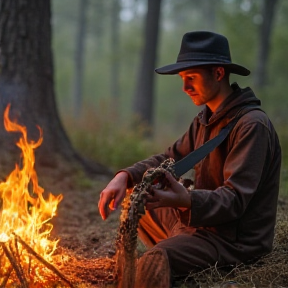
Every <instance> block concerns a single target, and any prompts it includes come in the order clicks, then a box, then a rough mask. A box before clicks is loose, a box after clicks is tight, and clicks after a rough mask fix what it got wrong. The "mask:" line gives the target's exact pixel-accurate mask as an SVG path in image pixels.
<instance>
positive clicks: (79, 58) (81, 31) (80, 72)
mask: <svg viewBox="0 0 288 288" xmlns="http://www.w3.org/2000/svg"><path fill="white" fill-rule="evenodd" d="M87 4H88V0H80V1H79V19H78V31H77V35H76V50H75V70H74V82H73V85H74V87H73V96H74V97H73V100H74V101H73V102H74V103H73V107H74V109H73V110H74V117H75V118H76V119H77V118H79V116H80V114H81V110H82V102H83V96H82V94H83V89H82V84H83V76H84V59H85V38H86V37H85V36H86V23H87V21H86V10H87Z"/></svg>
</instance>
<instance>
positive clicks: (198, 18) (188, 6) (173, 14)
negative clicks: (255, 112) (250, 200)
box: [52, 0, 288, 194]
mask: <svg viewBox="0 0 288 288" xmlns="http://www.w3.org/2000/svg"><path fill="white" fill-rule="evenodd" d="M209 1H210V0H208V1H207V0H206V1H204V0H203V1H198V0H183V1H173V0H163V5H162V15H161V28H160V39H159V47H158V60H157V65H156V66H157V67H160V66H162V65H166V64H170V63H173V62H175V60H176V57H177V54H178V52H179V48H180V41H181V38H182V35H183V34H184V33H185V32H187V31H192V30H204V29H207V22H208V21H207V20H208V19H205V17H206V15H207V14H205V13H204V11H205V9H206V8H207V6H205V5H207V3H210V4H211V2H212V1H210V2H209ZM213 1H214V4H215V2H217V4H216V5H215V27H211V29H212V30H213V31H215V32H218V33H221V34H224V35H226V36H227V37H228V39H229V43H230V48H231V54H232V59H233V61H234V62H235V63H238V64H240V65H243V66H245V67H247V68H249V69H250V70H251V72H252V73H251V76H250V77H241V76H236V75H233V76H232V78H231V81H232V82H233V81H237V82H238V83H239V85H240V86H241V87H245V86H250V87H251V88H252V89H253V77H254V71H255V67H256V61H257V53H258V43H259V35H258V34H259V27H260V23H261V19H262V18H261V5H262V3H263V2H262V1H250V0H213ZM112 2H113V1H102V0H95V1H90V2H89V9H88V12H87V17H88V27H87V29H88V31H87V37H86V40H85V43H86V49H85V65H84V67H85V71H84V81H83V103H85V105H86V108H85V109H83V114H82V116H81V119H74V120H73V117H72V116H71V115H70V116H67V115H68V113H69V111H71V110H72V109H71V107H72V106H73V105H72V101H73V100H72V93H71V92H72V91H71V89H72V81H73V76H74V71H73V69H74V62H73V61H74V51H75V46H76V45H75V39H74V38H75V35H76V29H77V19H78V10H79V9H78V3H79V2H78V1H70V0H61V1H57V0H54V1H52V4H53V7H52V16H53V19H52V20H53V21H52V24H53V52H54V59H55V73H56V74H55V76H56V77H55V84H56V92H57V93H56V94H57V103H58V108H59V111H60V116H61V118H62V119H63V120H64V124H65V126H66V130H67V132H68V134H69V136H70V137H71V139H72V142H73V144H74V146H75V147H76V148H77V149H78V150H79V151H80V152H81V153H82V154H84V155H85V156H87V157H89V158H93V159H95V160H96V161H98V162H101V163H103V164H105V165H108V166H110V167H112V168H113V169H119V168H122V167H125V166H127V165H130V164H132V163H133V162H135V161H137V160H140V159H143V158H145V157H146V156H148V155H151V154H153V153H158V152H162V151H163V149H164V148H166V147H167V146H168V145H169V144H171V143H172V142H174V140H176V139H177V138H178V137H180V136H181V135H182V133H183V132H184V131H185V130H186V128H187V126H188V125H189V123H190V122H191V121H192V120H193V118H194V117H195V116H196V115H197V113H198V111H199V108H197V107H195V106H194V105H193V103H191V101H190V99H189V98H188V97H187V96H186V95H185V94H184V93H183V92H182V91H181V89H182V83H181V79H180V78H179V77H178V76H162V75H155V83H156V87H155V91H156V99H155V101H156V105H155V111H154V116H155V117H154V127H153V129H154V135H155V137H154V139H153V140H152V139H151V142H149V141H147V140H145V141H144V140H143V134H144V131H145V130H146V129H147V127H138V129H131V126H130V124H129V122H131V121H132V120H133V111H132V105H131V103H132V98H133V94H134V93H135V86H136V79H137V78H136V77H137V74H138V64H139V63H140V57H141V48H142V44H143V37H144V35H143V30H144V29H143V28H144V27H143V19H144V16H145V11H146V10H145V7H146V6H145V3H146V1H144V0H141V1H140V0H139V1H132V0H131V1H128V0H127V1H124V2H123V1H121V2H122V4H123V7H122V11H121V13H120V16H121V17H120V23H119V25H120V27H119V28H120V45H119V47H118V53H117V55H112V53H111V51H112V49H111V47H112V45H113V39H111V5H112V4H111V3H112ZM204 2H205V3H206V4H205V3H204ZM99 5H100V6H99ZM205 7H206V8H205ZM127 11H128V12H129V13H130V14H131V13H132V14H131V15H132V17H125V15H124V14H125V13H126V12H127ZM124 12H125V13H124ZM287 13H288V2H287V1H284V0H282V1H281V0H279V1H278V6H277V9H276V17H275V21H274V25H273V30H272V38H271V43H270V47H271V53H270V55H269V62H268V69H267V72H268V77H267V85H266V86H265V87H263V88H262V89H261V91H255V92H256V95H257V97H258V98H259V99H260V100H261V101H262V105H263V108H264V110H265V111H266V112H267V114H268V115H269V116H270V118H271V119H272V122H273V124H274V125H275V128H276V130H277V131H278V133H279V138H280V141H281V145H282V150H283V164H282V175H281V193H284V194H288V192H287V191H288V168H287V167H288V160H287V159H288V155H287V152H286V151H287V150H288V148H287V145H288V144H287V143H288V142H287V140H288V136H287V133H288V132H287V131H288V129H287V120H286V119H287V117H286V114H287V111H288V98H287V93H286V89H285V87H286V85H285V84H286V79H287V77H288V66H287V65H285V59H286V56H287V55H286V54H287V47H288V38H287V33H286V31H287V25H288V20H287V19H288V18H287ZM123 15H124V16H123ZM131 15H130V16H131ZM115 57H116V59H117V61H119V64H120V75H119V82H120V87H119V88H120V91H119V95H120V96H119V98H118V99H115V97H114V95H112V92H111V91H112V90H111V86H112V85H113V79H114V73H115V72H114V70H113V66H112V64H111V63H113V62H112V61H111V60H112V58H113V59H115ZM151 73H153V71H151ZM103 102H104V103H109V102H114V105H115V107H117V108H115V109H114V113H111V111H110V112H109V111H108V112H107V109H106V108H103V104H102V103H103ZM116 102H117V104H116ZM87 107H90V108H89V109H90V111H88V112H87ZM104 107H105V105H104ZM93 111H96V112H93ZM107 114H108V115H107ZM114 114H116V115H114ZM155 142H157V143H158V144H157V145H156V146H157V147H161V148H156V146H155V145H153V144H152V143H155Z"/></svg>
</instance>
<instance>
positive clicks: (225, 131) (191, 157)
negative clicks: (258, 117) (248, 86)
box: [173, 106, 262, 177]
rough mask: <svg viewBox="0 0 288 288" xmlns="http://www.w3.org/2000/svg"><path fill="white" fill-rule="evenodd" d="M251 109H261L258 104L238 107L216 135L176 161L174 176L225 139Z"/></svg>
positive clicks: (188, 167)
mask: <svg viewBox="0 0 288 288" xmlns="http://www.w3.org/2000/svg"><path fill="white" fill-rule="evenodd" d="M252 110H261V109H260V108H259V106H248V107H247V106H246V107H244V108H242V109H240V110H239V111H238V112H237V114H236V116H235V117H234V118H233V119H232V120H231V121H230V122H229V123H228V124H227V125H226V126H225V127H223V128H222V129H221V130H220V132H219V134H218V135H217V136H215V137H214V138H212V139H210V140H208V141H207V142H206V143H204V144H203V145H202V146H201V147H199V148H198V149H196V150H194V151H192V152H191V153H189V154H188V155H187V156H185V157H184V158H182V159H181V160H179V161H177V162H176V163H175V164H174V165H173V169H174V173H175V174H176V176H178V177H180V176H181V175H183V174H185V173H186V172H187V171H189V170H190V169H192V168H193V167H194V166H195V164H197V163H198V162H199V161H201V160H202V159H203V158H204V157H205V156H206V155H208V154H209V153H210V152H212V151H213V150H214V149H215V148H216V147H217V146H219V145H220V144H221V143H222V142H223V141H224V140H225V139H226V137H227V136H228V135H229V133H230V132H231V131H232V129H233V128H234V126H235V125H236V123H237V122H238V121H239V119H240V118H241V117H242V116H243V115H244V114H246V113H248V112H250V111H252ZM261 111H262V110H261Z"/></svg>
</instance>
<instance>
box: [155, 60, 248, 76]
mask: <svg viewBox="0 0 288 288" xmlns="http://www.w3.org/2000/svg"><path fill="white" fill-rule="evenodd" d="M207 65H217V66H223V67H224V68H227V69H228V70H229V72H230V73H233V74H238V75H241V76H248V75H249V74H250V71H249V70H248V69H246V68H245V67H243V66H240V65H238V64H234V63H219V62H209V63H207V62H195V61H194V62H185V63H184V62H179V63H174V64H170V65H166V66H163V67H160V68H157V69H155V72H156V73H158V74H161V75H175V74H178V73H179V72H181V71H185V70H188V69H190V68H193V67H198V66H207Z"/></svg>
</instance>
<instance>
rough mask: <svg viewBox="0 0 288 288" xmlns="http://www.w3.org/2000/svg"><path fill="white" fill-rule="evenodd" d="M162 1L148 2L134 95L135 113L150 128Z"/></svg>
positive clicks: (152, 0)
mask: <svg viewBox="0 0 288 288" xmlns="http://www.w3.org/2000/svg"><path fill="white" fill-rule="evenodd" d="M160 8H161V0H148V11H147V16H146V23H145V33H144V35H145V36H144V49H143V52H142V54H141V56H140V57H141V65H140V69H139V73H138V80H137V85H136V91H135V95H134V103H133V106H134V107H133V112H134V113H135V114H136V115H137V116H139V118H140V119H139V120H140V121H141V122H142V121H143V122H144V123H146V124H147V125H148V126H149V127H152V125H153V112H154V102H155V101H154V100H155V99H154V79H155V77H154V73H155V72H154V69H155V65H156V57H157V46H158V45H157V44H158V31H159V20H160Z"/></svg>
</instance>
